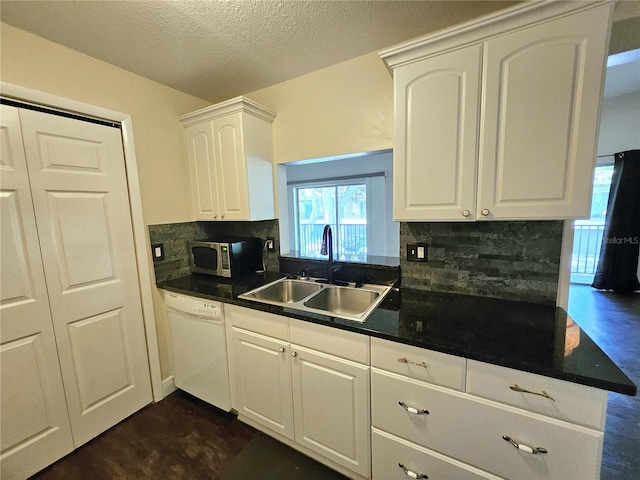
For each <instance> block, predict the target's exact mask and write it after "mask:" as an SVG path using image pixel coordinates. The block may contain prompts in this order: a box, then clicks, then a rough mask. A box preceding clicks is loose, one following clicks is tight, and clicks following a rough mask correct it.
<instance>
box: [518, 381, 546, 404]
mask: <svg viewBox="0 0 640 480" xmlns="http://www.w3.org/2000/svg"><path fill="white" fill-rule="evenodd" d="M509 388H510V389H511V390H513V391H514V392H521V393H530V394H531V395H538V396H540V397H544V398H548V399H549V400H551V401H552V402H555V401H556V400H555V399H554V398H553V397H551V396H550V395H549V394H548V393H547V392H545V391H544V390H542V393H539V392H532V391H531V390H525V389H524V388H521V387H519V386H518V384H517V383H514V384H513V385H511V386H510V387H509Z"/></svg>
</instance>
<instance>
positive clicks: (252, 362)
mask: <svg viewBox="0 0 640 480" xmlns="http://www.w3.org/2000/svg"><path fill="white" fill-rule="evenodd" d="M232 331H233V355H234V362H233V365H234V375H233V377H234V380H235V385H236V389H235V390H236V400H237V410H238V415H239V416H240V417H243V416H244V417H247V418H249V419H251V420H253V421H254V422H256V423H258V424H260V425H262V426H264V427H266V428H268V429H269V430H272V431H275V432H277V433H279V434H280V435H283V436H285V437H287V438H289V439H291V440H293V437H294V435H293V403H292V400H291V362H290V360H289V345H288V343H287V342H284V341H282V340H276V339H274V338H270V337H266V336H264V335H260V334H257V333H253V332H248V331H246V330H242V329H239V328H235V327H234V328H233V329H232Z"/></svg>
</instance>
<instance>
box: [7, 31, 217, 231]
mask: <svg viewBox="0 0 640 480" xmlns="http://www.w3.org/2000/svg"><path fill="white" fill-rule="evenodd" d="M0 35H1V37H0V38H1V42H0V49H1V50H0V59H1V60H2V65H1V68H0V79H1V80H2V81H4V82H8V83H12V84H15V85H20V86H23V87H27V88H32V89H34V90H40V91H43V92H47V93H51V94H54V95H59V96H61V97H66V98H69V99H72V100H77V101H80V102H85V103H89V104H91V105H95V106H99V107H104V108H108V109H111V110H116V111H118V112H121V113H125V114H129V115H131V118H132V122H133V135H134V141H135V148H136V159H137V162H138V172H139V175H140V190H141V195H142V207H143V212H144V220H145V223H146V224H148V225H149V224H156V223H173V222H185V221H191V220H193V211H192V206H191V197H190V193H189V178H188V168H187V160H186V152H185V147H184V130H183V128H182V125H181V124H180V122H179V120H178V116H179V115H182V114H184V113H187V112H190V111H193V110H197V109H199V108H202V107H205V106H207V105H209V104H208V102H206V101H204V100H200V99H198V98H195V97H192V96H190V95H186V94H184V93H182V92H179V91H177V90H174V89H172V88H169V87H165V86H164V85H160V84H159V83H156V82H153V81H151V80H148V79H146V78H143V77H141V76H139V75H135V74H133V73H130V72H127V71H126V70H123V69H121V68H118V67H115V66H113V65H110V64H108V63H105V62H102V61H100V60H96V59H95V58H92V57H89V56H87V55H84V54H82V53H79V52H77V51H75V50H71V49H69V48H66V47H63V46H61V45H58V44H56V43H52V42H50V41H48V40H45V39H43V38H41V37H37V36H35V35H32V34H30V33H27V32H25V31H23V30H19V29H17V28H14V27H12V26H10V25H7V24H5V23H3V24H1V28H0Z"/></svg>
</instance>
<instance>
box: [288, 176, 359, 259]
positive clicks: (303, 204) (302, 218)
mask: <svg viewBox="0 0 640 480" xmlns="http://www.w3.org/2000/svg"><path fill="white" fill-rule="evenodd" d="M294 199H295V202H296V212H297V222H296V226H295V229H296V235H295V237H296V250H298V252H299V255H300V256H302V257H307V258H327V257H326V256H323V255H320V247H321V245H322V232H323V229H324V226H325V225H330V226H331V230H332V232H333V253H334V259H335V260H353V261H365V260H366V255H367V186H366V184H365V183H355V184H349V185H330V186H326V185H323V186H313V185H310V186H306V187H298V188H294Z"/></svg>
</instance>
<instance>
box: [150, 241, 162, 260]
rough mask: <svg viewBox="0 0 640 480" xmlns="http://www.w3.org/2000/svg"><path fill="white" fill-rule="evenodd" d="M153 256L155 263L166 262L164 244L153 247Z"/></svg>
mask: <svg viewBox="0 0 640 480" xmlns="http://www.w3.org/2000/svg"><path fill="white" fill-rule="evenodd" d="M151 255H152V257H153V261H154V262H156V261H158V262H160V261H162V260H164V244H162V243H156V244H155V245H151Z"/></svg>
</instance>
